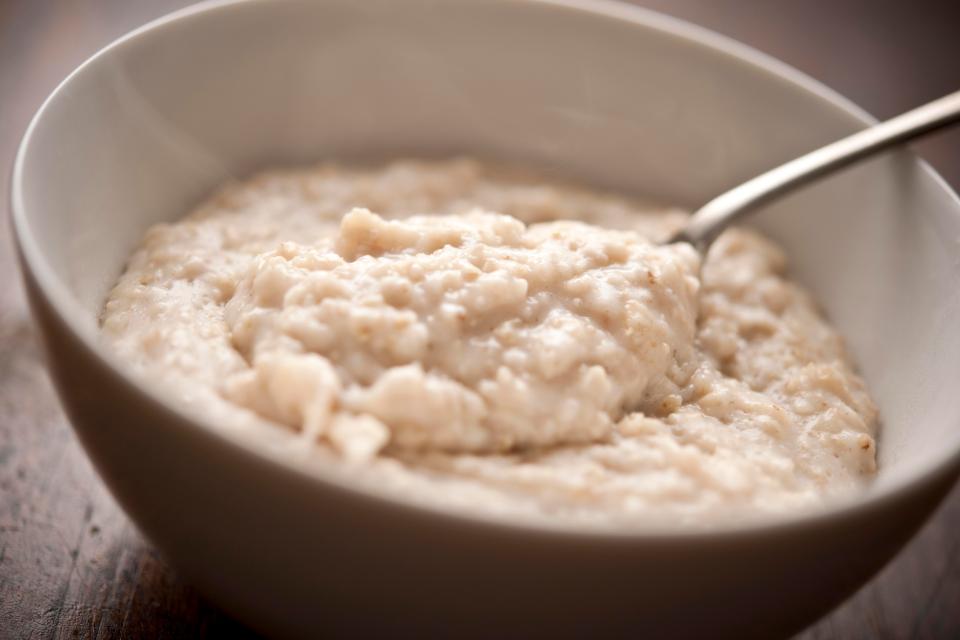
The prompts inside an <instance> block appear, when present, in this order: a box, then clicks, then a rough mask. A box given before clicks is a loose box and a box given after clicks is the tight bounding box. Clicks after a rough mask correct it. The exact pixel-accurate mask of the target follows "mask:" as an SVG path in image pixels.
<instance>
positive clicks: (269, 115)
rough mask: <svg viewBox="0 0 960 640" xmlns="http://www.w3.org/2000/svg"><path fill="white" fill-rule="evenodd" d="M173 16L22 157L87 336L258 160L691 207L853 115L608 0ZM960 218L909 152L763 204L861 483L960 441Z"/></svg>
mask: <svg viewBox="0 0 960 640" xmlns="http://www.w3.org/2000/svg"><path fill="white" fill-rule="evenodd" d="M189 13H192V15H191V18H190V19H189V20H182V19H180V20H177V19H174V20H166V21H163V22H162V23H160V24H158V25H155V26H153V27H151V28H149V29H147V30H145V31H142V32H140V33H139V34H137V35H135V36H134V37H129V38H126V39H125V40H123V41H121V42H120V43H118V44H115V45H113V46H111V47H110V48H108V49H107V50H105V51H104V52H102V53H101V54H99V55H98V56H96V57H95V58H94V59H93V60H92V61H90V62H89V63H87V64H86V65H84V66H83V67H82V68H81V69H80V70H78V72H76V73H75V74H74V75H73V76H72V77H71V78H70V79H69V80H68V81H66V82H65V83H64V84H63V85H62V86H61V87H60V88H59V89H58V91H57V92H56V93H55V95H54V96H53V97H52V99H51V100H50V101H49V102H48V103H47V104H46V105H45V106H44V108H43V109H42V111H41V113H40V115H39V116H38V118H37V120H36V121H35V123H34V124H33V126H32V127H31V129H30V131H29V133H28V136H27V138H26V140H25V145H24V147H23V149H22V151H21V156H20V158H19V161H18V166H17V170H16V172H15V176H14V200H15V203H14V208H15V218H16V220H17V226H18V232H19V235H20V240H21V243H22V246H23V250H24V254H25V257H26V259H27V262H28V265H29V268H30V269H31V270H33V271H34V272H35V273H37V274H38V276H39V279H40V282H41V284H42V285H43V286H44V287H45V288H46V290H47V294H48V295H53V296H54V302H55V304H57V305H58V308H59V310H60V312H61V313H63V314H64V315H65V316H68V317H69V318H70V319H71V322H72V323H73V325H74V326H75V327H77V330H78V331H79V332H81V333H82V334H84V335H85V336H86V337H87V338H88V339H90V340H91V341H92V340H93V339H94V338H93V336H94V330H95V324H96V315H97V313H98V312H99V309H100V306H101V304H102V301H103V298H104V296H105V294H106V292H107V290H108V288H109V286H110V285H111V284H112V282H113V281H114V279H115V278H116V277H117V276H118V274H119V272H120V270H121V269H122V267H123V264H124V261H125V260H126V258H127V256H128V255H129V253H130V252H131V250H132V249H133V248H134V247H135V246H136V244H137V243H138V241H139V238H140V237H141V235H142V234H143V232H144V231H145V229H146V228H147V227H148V226H149V225H151V224H154V223H156V222H160V221H167V220H174V219H176V218H178V217H179V216H182V215H183V214H184V213H186V212H187V211H188V209H189V208H190V207H191V206H192V205H193V204H195V203H196V202H197V201H198V200H199V199H201V198H202V197H203V196H204V195H206V194H207V193H208V192H209V191H210V190H211V189H212V188H214V187H215V186H216V185H217V184H218V183H220V182H222V181H224V180H226V179H228V178H231V177H243V176H245V175H248V174H249V173H250V172H251V171H254V170H256V169H258V168H262V167H267V166H271V165H289V164H296V163H305V162H313V161H317V160H320V159H341V160H362V159H367V158H372V157H390V156H398V155H415V156H443V155H451V154H473V155H480V156H486V157H493V158H502V159H508V160H510V161H512V162H518V163H528V164H531V165H534V166H538V167H542V168H546V169H550V170H555V171H559V172H561V173H563V174H566V175H568V176H571V177H575V178H577V179H578V180H580V181H583V182H586V183H588V184H594V185H598V186H601V187H609V188H615V189H618V190H621V191H626V192H631V193H637V194H643V195H647V196H651V197H653V198H656V199H659V200H662V201H667V202H675V203H679V204H683V205H687V206H696V205H697V204H699V203H702V202H704V201H706V200H707V199H709V197H711V196H712V195H715V194H717V193H720V192H721V191H722V190H724V189H725V188H727V187H729V186H732V185H734V184H736V183H737V182H739V181H741V180H743V179H745V178H747V177H750V176H751V175H754V174H755V173H757V172H759V171H761V170H763V169H765V168H768V167H771V166H773V165H775V164H777V163H778V162H780V161H783V160H786V159H788V158H790V157H792V156H794V155H796V154H799V153H801V152H804V151H806V150H809V149H811V148H814V147H816V146H818V145H820V144H823V143H825V142H827V141H829V140H831V139H834V138H837V137H839V136H841V135H844V134H846V133H849V132H850V131H852V130H854V129H856V128H857V127H859V126H862V124H863V122H865V118H864V116H863V115H862V114H860V113H859V112H857V111H856V110H855V109H853V108H852V107H850V106H849V105H847V104H846V103H845V102H843V101H842V100H840V99H838V98H836V97H835V96H833V95H832V94H830V93H829V92H827V91H826V90H824V89H822V88H821V87H819V86H817V85H815V84H814V83H812V82H810V81H809V80H806V79H805V78H803V77H801V76H799V75H798V74H796V73H795V72H792V71H791V70H789V69H787V68H785V67H782V66H781V65H778V64H777V63H774V62H772V61H769V60H767V59H765V58H763V57H762V56H759V55H757V54H755V53H752V52H750V51H748V50H746V49H744V48H742V47H739V46H738V45H735V44H732V43H729V42H727V41H725V40H723V39H721V38H718V37H716V36H712V35H710V34H708V33H705V32H701V31H700V30H698V29H693V28H689V27H686V26H683V25H679V24H677V23H674V22H673V21H670V20H666V19H663V18H660V17H658V16H655V15H652V14H648V13H646V12H642V11H637V10H633V9H630V8H626V7H619V6H615V5H608V4H603V3H596V4H593V3H580V2H546V1H533V2H508V1H498V0H493V1H491V0H484V1H480V0H467V1H461V2H455V3H437V2H435V1H433V0H402V1H398V0H390V1H389V2H388V1H386V0H368V1H365V2H363V3H357V2H353V1H352V0H326V1H324V2H319V3H318V2H313V1H310V0H303V1H296V0H293V1H286V2H261V1H248V2H242V3H238V4H232V5H207V6H204V7H201V8H199V9H193V10H189ZM281 33H282V34H283V37H277V36H276V34H281ZM171 43H175V44H173V45H171ZM958 211H960V207H958V204H957V201H956V199H955V197H954V196H953V195H952V193H951V192H950V191H949V190H948V189H947V188H946V187H945V186H944V185H943V184H942V182H941V181H940V180H939V178H938V177H937V176H936V175H935V174H933V173H932V172H931V171H929V170H928V169H927V168H926V167H925V166H923V165H922V164H921V163H919V162H918V161H917V160H916V159H914V158H913V157H912V156H910V155H909V154H906V153H900V154H895V155H891V156H888V157H886V158H882V159H879V160H876V161H873V162H870V163H868V164H866V165H863V166H861V167H858V168H856V169H853V170H850V171H847V172H845V173H843V174H841V175H838V176H836V177H834V178H831V179H829V180H826V181H824V182H823V183H821V184H819V185H817V186H815V187H812V188H809V189H807V190H805V191H803V192H801V193H798V194H795V195H793V196H791V197H789V198H787V199H784V200H782V201H780V202H779V203H777V204H776V205H774V206H772V207H770V208H769V209H768V210H767V211H766V212H764V213H762V214H760V215H758V216H757V217H756V218H754V223H755V224H756V225H757V226H759V227H761V228H762V229H763V230H764V231H765V232H767V233H768V234H770V235H772V236H773V237H775V238H776V239H778V240H779V241H780V242H782V243H783V244H784V245H785V246H786V248H787V250H788V254H789V256H790V260H791V265H792V267H791V268H792V270H793V273H794V274H795V276H796V277H797V278H798V279H799V280H800V281H802V282H803V283H805V284H806V285H808V286H809V287H811V288H812V289H813V291H814V292H815V294H816V296H817V297H818V299H819V300H820V301H821V303H822V304H823V306H824V308H825V310H826V312H827V314H828V315H829V316H830V318H831V319H832V320H833V322H834V323H835V324H836V325H837V326H838V327H839V328H840V330H841V332H842V333H843V335H844V336H845V337H846V339H847V341H848V345H849V347H850V349H851V351H852V352H853V355H854V357H855V359H856V361H857V363H858V364H859V367H860V368H861V371H862V372H863V373H864V375H865V376H866V378H867V381H868V383H869V385H870V387H871V389H872V391H873V393H874V396H875V397H876V399H877V401H878V403H879V405H880V408H881V412H882V419H883V425H882V435H881V438H882V440H881V443H880V447H879V452H880V458H881V465H882V472H881V474H880V478H879V480H878V482H877V483H876V486H875V488H874V489H873V490H874V491H882V490H883V487H884V486H886V485H890V484H891V483H894V482H897V481H898V479H899V480H903V479H904V478H907V477H912V476H913V475H915V474H916V473H918V472H919V471H920V470H922V469H924V468H926V467H929V466H930V465H931V464H933V463H934V462H936V461H942V460H943V459H944V458H945V457H946V456H948V455H955V453H956V451H957V449H958V447H960V432H958V430H957V428H956V427H957V424H958V421H960V394H958V393H956V391H955V385H956V381H957V380H960V332H958V331H957V318H958V317H960V286H958V285H960V257H958V256H960V215H958ZM57 292H59V293H57Z"/></svg>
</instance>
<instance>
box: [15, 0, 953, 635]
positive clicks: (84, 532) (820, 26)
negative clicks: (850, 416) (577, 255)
mask: <svg viewBox="0 0 960 640" xmlns="http://www.w3.org/2000/svg"><path fill="white" fill-rule="evenodd" d="M184 4H187V3H186V2H183V1H182V0H171V1H166V2H160V1H153V2H150V1H147V0H0V174H2V175H3V176H4V178H5V177H6V176H7V175H9V170H10V164H11V162H12V156H13V153H14V149H15V147H16V143H17V142H18V140H19V137H20V135H21V134H22V132H23V130H24V128H25V126H26V124H27V122H28V120H29V118H30V116H31V114H32V113H33V112H34V110H35V109H36V108H37V106H38V105H39V104H40V102H41V101H42V99H43V98H44V96H46V94H47V93H49V91H50V90H51V89H52V88H53V87H54V86H55V85H56V83H57V82H58V81H59V80H60V79H61V78H62V77H63V76H64V75H66V73H68V72H69V71H70V70H71V69H72V68H73V67H74V66H76V65H77V64H78V63H79V62H81V61H82V60H83V59H84V58H86V57H87V56H88V55H90V54H91V53H93V52H94V51H95V50H96V49H98V48H99V47H101V46H102V45H104V44H105V43H107V42H108V41H110V40H111V39H113V38H115V37H117V36H119V35H121V34H122V33H124V32H126V31H128V30H129V29H131V28H133V27H135V26H137V25H139V24H141V23H143V22H144V21H146V20H148V19H150V18H153V17H156V16H158V15H162V14H164V13H167V12H169V11H171V10H173V9H175V8H177V7H178V6H182V5H184ZM638 4H643V5H647V6H650V7H652V8H655V9H659V10H661V11H664V12H666V13H671V14H674V15H677V16H679V17H682V18H686V19H689V20H691V21H693V22H697V23H700V24H702V25H704V26H707V27H710V28H713V29H716V30H718V31H720V32H722V33H725V34H727V35H730V36H732V37H734V38H737V39H739V40H742V41H745V42H747V43H749V44H752V45H753V46H756V47H757V48H759V49H761V50H764V51H766V52H768V53H771V54H773V55H774V56H776V57H779V58H781V59H783V60H785V61H787V62H788V63H790V64H793V65H794V66H797V67H799V68H800V69H801V70H803V71H806V72H808V73H810V74H811V75H813V76H814V77H816V78H818V79H820V80H823V81H824V82H826V83H827V84H828V85H831V86H833V87H834V88H836V89H838V90H839V91H840V92H841V93H844V94H846V95H847V96H849V97H851V98H852V99H853V100H854V101H856V102H858V103H860V104H861V105H863V106H864V107H866V108H867V109H868V110H870V111H872V112H873V113H875V114H876V115H877V116H879V117H886V116H891V115H893V114H895V113H897V112H899V111H902V110H905V109H907V108H909V107H911V106H913V105H916V104H919V103H920V102H922V101H925V100H928V99H932V98H934V97H936V96H938V95H940V94H944V93H947V92H949V91H953V90H955V89H957V88H958V87H960V36H958V35H957V34H958V23H960V21H958V18H960V7H958V5H960V3H958V2H956V0H951V1H937V0H925V1H923V2H920V1H916V2H907V1H905V0H902V1H876V0H835V1H828V0H806V1H804V0H792V1H787V0H776V1H766V0H756V1H747V0H650V1H647V2H639V3H638ZM918 149H919V150H920V151H921V153H923V154H924V155H925V156H926V157H927V158H928V159H930V160H931V161H932V163H933V164H934V166H935V167H937V168H938V169H940V170H941V171H942V173H943V174H944V175H945V177H946V178H947V179H948V180H949V181H950V182H951V183H952V184H954V185H958V184H960V133H957V132H954V133H949V134H946V135H943V136H941V137H939V138H937V139H936V140H934V141H930V142H925V143H923V144H922V145H920V146H919V147H918ZM0 185H2V186H0V199H2V202H3V203H4V207H5V206H6V202H7V199H8V198H7V192H6V189H7V181H6V179H4V180H3V181H2V183H0ZM958 427H960V425H958ZM958 525H960V492H957V491H954V492H953V494H952V495H951V497H950V498H949V499H948V500H947V501H946V503H945V504H944V506H943V507H942V508H941V509H940V511H939V512H938V513H937V515H936V516H935V517H934V518H933V519H932V520H931V521H930V522H929V523H928V524H927V526H926V527H925V528H924V529H923V531H922V532H921V533H920V535H919V536H918V537H917V538H916V539H915V540H914V541H913V542H912V543H911V544H910V545H909V546H908V547H907V548H906V549H905V550H904V552H903V553H901V554H900V555H899V556H898V558H897V559H896V560H895V561H894V562H893V563H891V564H890V565H889V566H888V567H887V568H886V569H884V570H883V571H882V572H881V574H880V575H879V576H878V577H877V578H876V579H875V580H873V581H872V582H871V583H870V584H869V585H867V586H866V587H864V588H863V589H862V590H861V591H860V592H859V593H857V594H856V595H855V596H854V597H853V598H851V599H850V600H849V601H848V602H846V603H845V604H844V605H842V606H841V607H840V608H838V609H837V610H836V611H834V612H833V613H832V614H831V615H829V616H827V617H826V618H824V619H823V620H821V621H819V622H818V623H817V624H815V625H814V626H813V627H811V628H810V629H808V630H807V631H805V632H804V633H802V634H801V635H800V636H798V638H802V639H803V640H814V639H817V640H827V639H830V640H833V639H848V638H853V639H859V638H863V639H868V638H870V639H873V638H881V639H886V638H890V639H900V638H904V639H906V638H923V639H940V638H944V639H947V638H960V536H958V533H957V529H958ZM867 534H868V535H869V532H867ZM191 637H203V638H218V637H229V638H243V637H253V634H252V633H251V632H249V631H247V630H245V629H244V627H243V626H242V625H240V624H239V623H237V622H234V621H232V620H231V619H229V618H228V617H226V616H225V615H223V614H221V613H220V612H219V611H218V610H217V609H216V608H215V607H214V606H212V605H210V604H209V603H207V602H206V601H205V600H204V599H203V598H202V597H201V596H199V595H198V594H197V593H196V592H195V591H194V590H193V589H191V588H190V587H189V586H188V585H186V584H184V583H183V582H182V581H181V580H180V579H179V578H178V577H177V575H176V573H175V571H173V570H172V569H171V568H170V567H169V566H167V564H166V563H165V562H164V560H163V559H162V558H160V557H159V556H158V555H157V553H156V552H155V551H154V550H153V549H152V548H151V547H150V545H149V544H148V543H146V542H144V541H143V539H142V538H141V537H140V535H139V534H138V533H137V531H136V530H135V529H134V528H133V526H132V525H131V524H130V522H129V521H128V520H127V518H126V517H125V516H124V515H123V513H122V512H120V511H119V509H118V508H117V506H116V504H115V503H114V501H113V500H112V499H111V497H110V496H109V495H108V494H107V492H106V490H105V489H104V487H103V485H102V484H101V483H100V481H99V480H98V478H97V476H96V474H95V473H94V471H93V470H92V468H91V466H90V463H89V462H88V461H87V459H86V457H85V456H84V454H83V452H82V450H81V449H80V447H79V445H78V443H77V441H76V439H75V438H74V436H73V433H72V432H71V430H70V428H69V425H68V424H67V422H66V420H65V418H64V416H63V413H62V412H61V409H60V407H59V405H58V402H57V399H56V396H55V394H54V392H53V390H52V388H51V385H50V382H49V380H48V378H47V375H46V373H45V371H44V366H43V359H42V355H41V352H40V350H39V347H38V344H37V340H36V336H35V335H34V331H33V327H32V324H31V322H30V319H29V316H28V314H27V311H26V307H25V304H24V301H23V295H22V291H21V289H20V283H19V276H18V274H17V272H16V268H15V264H14V258H13V255H12V248H11V245H10V241H9V228H8V226H7V225H6V224H3V225H0V638H191Z"/></svg>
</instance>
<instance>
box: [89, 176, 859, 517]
mask: <svg viewBox="0 0 960 640" xmlns="http://www.w3.org/2000/svg"><path fill="white" fill-rule="evenodd" d="M684 217H685V214H684V213H683V212H680V211H676V210H669V209H662V208H653V207H650V206H647V205H643V204H640V203H636V202H633V201H631V200H628V199H625V198H619V197H615V196H611V195H607V194H599V193H593V192H590V191H586V190H582V189H578V188H574V187H570V186H566V185H559V184H553V183H550V182H547V181H544V180H542V179H537V178H533V177H529V176H525V175H521V174H517V173H512V172H507V171H504V170H499V169H494V168H489V167H485V166H483V165H480V164H478V163H476V162H473V161H469V160H456V161H446V162H431V163H427V162H412V161H407V162H397V163H394V164H391V165H389V166H387V167H385V168H381V169H348V168H341V167H336V166H321V167H317V168H311V169H304V170H295V171H278V172H272V173H266V174H262V175H260V176H257V177H255V178H254V179H252V180H250V181H248V182H243V183H238V184H232V185H228V186H227V187H226V188H224V189H223V190H221V191H220V192H219V193H218V194H217V195H215V196H214V197H213V198H212V199H211V200H210V201H208V202H207V203H205V204H204V205H203V206H201V207H200V208H199V209H198V210H197V211H196V212H194V213H193V214H191V215H190V216H188V217H187V218H186V219H184V220H182V221H180V222H177V223H174V224H169V225H158V226H156V227H154V228H152V229H151V230H150V231H149V232H148V233H147V236H146V238H145V239H144V241H143V245H142V246H141V247H140V248H139V249H138V250H137V252H136V253H135V254H134V255H133V257H132V258H131V260H130V263H129V265H128V267H127V270H126V272H125V273H124V274H123V276H122V277H121V278H120V281H119V283H118V284H117V285H116V287H115V288H114V290H113V291H112V293H111V294H110V296H109V299H108V301H107V303H106V306H105V309H104V311H103V315H102V329H103V333H104V335H105V338H106V339H107V340H108V341H109V343H111V345H112V346H113V348H114V349H115V350H117V351H118V352H119V353H120V354H121V355H122V356H123V357H124V358H125V359H127V360H129V361H131V362H132V363H133V364H134V366H135V367H136V368H137V369H138V371H139V372H140V373H142V374H143V375H145V376H149V377H150V378H152V379H154V380H157V381H158V382H159V383H160V384H163V385H164V386H166V387H167V389H168V391H171V392H173V393H174V394H176V395H177V397H178V399H179V400H180V401H181V402H182V403H184V404H185V405H187V406H190V407H192V408H194V409H195V410H198V411H202V412H205V413H206V414H208V415H209V416H210V417H211V418H212V421H213V422H214V423H216V424H218V425H220V426H221V428H222V429H224V430H228V431H231V432H233V433H235V434H237V435H239V436H240V437H246V438H253V439H254V441H255V442H256V443H257V444H258V445H259V446H262V447H269V448H271V449H275V450H277V451H279V452H280V453H281V455H285V456H287V457H288V458H289V459H291V460H292V461H294V462H296V463H298V464H305V465H308V466H309V465H311V464H322V465H327V466H329V465H331V464H334V465H336V466H337V467H338V468H340V469H341V470H343V471H345V472H348V473H350V474H353V476H354V477H355V478H356V479H357V481H359V482H373V483H376V484H379V485H381V486H386V487H387V488H388V490H392V491H395V492H399V493H403V494H406V495H408V496H410V497H412V498H414V499H416V500H426V501H430V502H433V503H440V504H444V505H448V506H451V507H458V506H463V507H468V508H472V509H483V510H487V511H494V512H502V513H508V514H515V515H521V514H527V515H531V516H538V517H551V518H560V519H567V520H570V519H573V520H585V521H591V522H606V523H609V522H626V521H631V520H632V521H650V520H658V519H668V520H670V521H674V522H682V523H689V524H704V523H707V524H709V523H711V522H716V521H719V520H723V519H729V518H733V517H741V516H743V515H749V514H760V513H771V512H784V511H795V510H799V509H804V508H808V507H812V506H815V505H817V504H819V503H821V502H823V501H824V500H825V499H828V498H830V497H833V496H839V495H842V494H845V493H849V492H851V491H855V490H856V489H858V488H859V487H861V486H862V485H863V484H864V483H866V482H867V481H869V479H870V477H871V476H872V475H873V473H874V471H875V467H876V463H875V459H876V458H875V454H876V447H875V442H874V437H873V436H874V431H875V414H876V412H875V409H874V407H873V404H872V402H871V400H870V397H869V395H868V394H867V392H866V390H865V388H864V385H863V383H862V381H861V380H860V379H859V378H858V376H857V375H856V374H855V373H854V371H853V370H852V368H851V365H850V363H849V360H848V359H847V357H846V355H845V354H844V350H843V345H842V343H841V340H840V338H839V337H838V336H837V334H836V332H835V331H834V330H833V329H832V328H831V327H830V326H829V325H828V324H827V323H826V321H825V320H824V319H823V318H822V317H821V316H820V314H819V313H818V311H817V309H816V306H815V304H814V302H813V301H812V300H811V299H810V297H809V295H808V294H807V293H806V292H804V291H803V290H802V289H801V288H799V287H798V286H797V285H796V284H793V283H791V282H790V281H789V280H788V279H787V278H786V276H785V260H784V256H783V253H782V252H781V251H780V249H778V248H777V247H776V246H775V245H774V244H772V243H771V242H770V241H768V240H766V239H764V238H762V237H760V236H758V235H757V234H755V233H751V232H748V231H743V230H731V231H728V232H727V233H725V234H724V235H723V236H722V237H721V238H720V239H719V240H718V241H717V243H716V244H715V245H714V247H713V249H712V250H711V253H710V255H709V257H708V258H707V259H706V260H705V261H704V264H703V265H702V269H701V264H700V262H701V259H700V257H699V256H698V255H697V253H696V252H695V251H694V250H693V249H692V248H691V247H689V246H687V245H669V246H661V245H659V244H658V241H659V240H661V239H662V238H664V237H666V236H667V235H668V234H669V233H670V232H671V231H673V230H675V229H677V228H678V227H679V225H681V224H682V222H683V219H684Z"/></svg>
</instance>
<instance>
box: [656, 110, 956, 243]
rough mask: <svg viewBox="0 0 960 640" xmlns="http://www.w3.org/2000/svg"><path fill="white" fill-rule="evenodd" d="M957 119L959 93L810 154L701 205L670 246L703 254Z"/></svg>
mask: <svg viewBox="0 0 960 640" xmlns="http://www.w3.org/2000/svg"><path fill="white" fill-rule="evenodd" d="M957 120H960V91H957V92H956V93H951V94H950V95H948V96H945V97H943V98H940V99H939V100H934V101H933V102H930V103H928V104H925V105H923V106H922V107H917V108H916V109H913V110H912V111H908V112H906V113H904V114H902V115H899V116H897V117H895V118H892V119H890V120H887V121H886V122H881V123H880V124H877V125H874V126H872V127H870V128H868V129H864V130H863V131H859V132H857V133H855V134H853V135H851V136H848V137H846V138H843V139H841V140H837V141H836V142H834V143H831V144H828V145H827V146H825V147H821V148H819V149H817V150H816V151H811V152H810V153H808V154H806V155H803V156H800V157H799V158H797V159H796V160H791V161H790V162H787V163H786V164H782V165H780V166H779V167H777V168H776V169H771V170H770V171H767V172H766V173H762V174H760V175H759V176H757V177H756V178H753V179H751V180H748V181H747V182H744V183H743V184H741V185H740V186H737V187H734V188H733V189H731V190H730V191H727V192H726V193H724V194H722V195H719V196H717V197H716V198H714V199H713V200H711V201H710V202H708V203H707V204H705V205H704V206H702V207H701V208H700V209H699V210H698V211H697V212H696V213H694V214H693V216H692V217H691V218H690V220H689V221H688V222H687V225H686V227H684V229H682V230H681V231H680V232H679V233H677V234H676V235H675V236H674V237H673V238H671V239H670V242H671V243H672V242H688V243H690V244H692V245H693V246H694V247H696V248H697V249H698V250H699V251H700V252H701V253H703V252H705V251H706V250H707V249H709V248H710V244H711V243H712V242H713V241H714V240H716V238H717V236H719V235H720V233H721V232H722V231H723V230H724V229H726V228H727V227H728V226H730V225H731V224H733V223H734V222H735V221H736V220H738V219H740V218H741V217H743V216H744V215H745V214H747V213H750V212H751V211H754V210H755V209H756V208H757V207H759V206H760V205H762V204H765V203H766V202H769V201H770V200H772V199H774V198H776V197H777V196H779V195H782V194H784V193H787V192H789V191H792V190H794V189H796V188H797V187H801V186H803V185H805V184H807V183H809V182H812V181H814V180H816V179H817V178H820V177H821V176H824V175H827V174H830V173H833V172H834V171H837V170H839V169H842V168H844V167H846V166H848V165H851V164H853V163H854V162H857V161H859V160H862V159H864V158H868V157H870V156H873V155H875V154H877V153H879V152H881V151H884V150H885V149H888V148H889V147H893V146H896V145H899V144H903V143H905V142H909V141H910V140H914V139H916V138H919V137H921V136H924V135H926V134H928V133H931V132H933V131H936V130H938V129H941V128H943V127H946V126H947V125H950V124H952V123H954V122H956V121H957Z"/></svg>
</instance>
